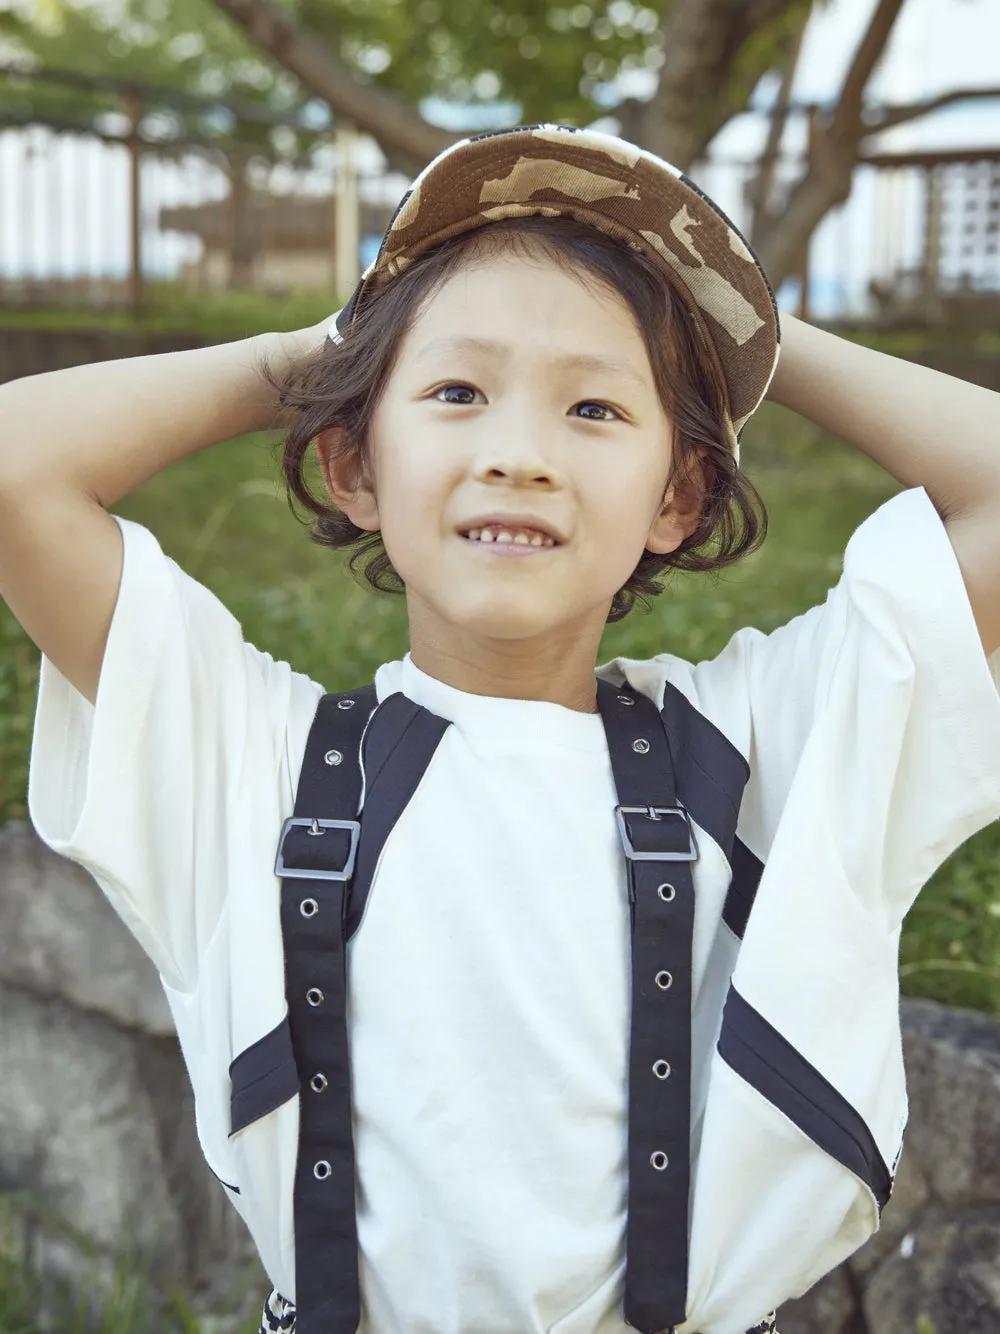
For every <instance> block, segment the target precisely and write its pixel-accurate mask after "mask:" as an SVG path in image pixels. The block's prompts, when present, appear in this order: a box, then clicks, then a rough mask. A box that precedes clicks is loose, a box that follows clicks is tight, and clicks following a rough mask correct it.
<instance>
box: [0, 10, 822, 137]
mask: <svg viewBox="0 0 1000 1334" xmlns="http://www.w3.org/2000/svg"><path fill="white" fill-rule="evenodd" d="M282 2H283V3H284V4H285V7H286V8H288V9H289V10H290V11H291V12H292V13H294V14H295V15H296V16H297V17H298V18H299V19H300V20H301V21H302V22H303V23H304V24H305V25H306V26H307V27H308V28H309V30H310V31H311V32H313V33H315V34H316V36H317V37H318V38H319V39H320V40H321V41H322V42H323V43H324V44H325V45H326V46H327V47H328V48H329V50H330V51H332V52H333V53H335V54H336V55H338V56H339V57H340V58H341V59H342V60H343V61H344V62H345V63H346V64H347V66H348V67H349V68H350V69H351V70H352V72H353V73H354V75H355V77H356V78H357V79H359V80H360V81H361V82H365V83H372V84H376V85H379V86H381V87H383V88H386V89H390V90H392V91H393V92H395V93H397V94H398V95H400V96H401V97H402V98H404V99H405V100H406V101H408V102H410V103H412V104H413V105H414V106H424V104H425V102H426V99H429V98H436V99H442V100H443V101H444V102H445V103H447V104H450V105H452V106H457V107H461V108H462V111H463V115H465V116H466V117H468V119H467V120H466V121H464V122H463V124H464V126H465V127H466V128H475V126H476V125H479V126H480V127H482V128H486V127H489V126H491V125H494V124H496V123H497V115H498V113H499V115H500V116H501V117H502V119H503V123H504V124H516V123H519V122H520V123H529V122H535V121H543V120H544V121H560V122H563V123H566V124H570V125H586V124H589V123H590V122H592V121H593V120H595V119H596V118H597V117H599V116H601V115H603V114H604V113H605V112H606V111H608V110H609V108H610V107H611V106H613V104H614V103H616V102H617V101H619V100H620V98H619V95H618V94H616V93H615V92H614V91H613V90H612V88H611V85H612V84H613V82H614V81H615V80H616V79H617V78H618V76H619V75H621V74H626V75H629V74H632V73H634V72H635V71H641V72H643V73H644V75H645V76H646V82H647V85H648V87H647V88H646V89H645V90H640V91H639V93H638V96H640V97H645V96H647V95H649V93H651V92H652V90H653V88H655V85H656V81H657V71H658V70H659V69H660V66H661V65H662V63H663V59H664V32H663V27H664V19H665V16H666V15H667V14H669V11H670V7H671V0H564V2H563V3H552V0H506V2H505V3H502V4H500V3H493V0H282ZM810 3H811V0H793V3H792V4H791V8H790V11H789V14H788V15H784V16H782V18H780V19H779V20H778V21H776V22H775V23H774V24H772V25H768V26H767V27H764V28H761V29H758V30H757V31H756V32H754V33H753V35H752V37H751V39H750V41H749V42H748V43H746V45H745V48H744V49H743V50H742V51H741V53H740V56H739V60H738V62H737V68H736V70H735V73H734V85H733V90H734V93H735V97H736V100H735V103H734V105H735V106H736V107H737V109H738V108H740V107H742V106H743V105H745V102H746V99H747V97H748V96H749V94H750V92H751V91H752V89H753V88H754V86H755V85H756V83H757V82H758V80H759V79H760V78H761V77H762V75H764V74H765V73H767V72H768V70H770V69H772V68H773V67H774V65H775V64H776V62H777V61H778V60H779V58H780V54H781V50H782V43H783V42H784V41H785V39H786V37H787V31H786V30H787V28H788V25H789V22H794V21H795V19H796V17H798V21H801V10H802V8H803V7H807V8H808V6H809V4H810ZM2 38H6V39H7V41H8V43H9V45H10V48H11V49H12V50H13V51H15V52H18V53H20V54H21V55H22V57H23V58H25V59H32V60H35V61H37V62H38V63H40V64H42V65H49V66H54V67H58V68H64V69H73V70H76V71H79V72H84V73H90V74H117V75H121V76H128V77H130V78H137V79H142V80H145V81H148V82H151V83H155V84H161V85H164V86H167V87H169V88H176V89H183V90H186V91H187V92H191V93H198V94H200V95H204V96H210V97H224V96H226V95H228V94H231V95H238V96H239V97H241V98H244V99H246V100H249V101H252V102H254V103H256V104H258V105H260V106H266V107H268V108H270V109H271V110H274V111H281V112H288V111H289V110H291V109H294V108H295V107H297V106H298V105H299V104H300V103H301V102H302V100H303V99H302V93H301V90H300V89H299V87H298V85H297V83H296V81H295V79H294V78H292V77H291V76H289V75H287V74H285V73H283V72H282V71H280V70H279V69H277V68H276V66H275V64H274V62H273V61H271V59H270V58H269V57H267V56H266V55H264V54H262V53H261V52H260V51H258V50H257V49H256V48H254V47H253V46H252V45H251V43H250V42H249V39H248V38H247V37H246V36H245V35H244V34H243V32H242V30H240V29H238V28H237V27H236V25H235V24H233V23H231V22H229V20H228V19H227V18H225V17H224V16H223V15H222V13H221V12H220V11H219V10H218V9H217V8H216V7H215V6H214V5H213V4H212V3H211V0H121V6H120V8H119V7H118V6H114V7H111V6H107V5H104V4H101V3H99V0H48V3H47V5H44V6H42V5H35V4H32V3H31V0H14V8H12V9H10V10H7V11H2V10H0V39H2ZM649 76H652V77H649ZM7 106H15V107H20V108H28V107H35V108H36V109H37V110H39V111H43V110H44V111H47V112H49V113H50V114H53V115H55V114H60V115H70V116H76V117H81V118H85V119H87V120H89V119H91V118H92V116H93V115H94V113H95V111H96V110H105V111H106V110H119V109H120V103H119V99H118V97H117V95H116V94H113V93H108V94H102V95H100V96H99V97H98V99H97V101H96V102H95V100H94V98H93V97H92V96H91V95H90V94H87V93H84V92H79V91H76V90H73V89H60V88H56V87H48V88H46V87H44V86H39V85H36V84H27V83H20V84H18V83H12V82H11V81H9V80H6V79H0V112H2V110H3V109H4V108H5V107H7ZM469 108H471V112H470V111H469ZM311 109H312V110H316V108H315V106H314V107H312V108H311ZM424 109H425V110H426V109H427V108H426V107H424ZM477 110H481V118H479V117H477ZM171 115H172V116H173V117H174V119H175V120H176V123H177V125H178V126H179V127H183V128H184V129H185V130H186V131H187V132H188V133H191V134H194V135H200V136H203V137H204V136H207V137H209V138H212V139H213V140H215V139H217V140H218V142H219V143H220V144H228V143H230V142H231V140H232V137H233V126H232V124H231V123H230V122H229V121H228V120H226V119H225V118H224V117H223V118H222V119H221V120H220V115H219V113H218V111H214V112H203V111H193V110H188V111H184V112H182V113H171ZM317 115H319V113H318V112H317ZM327 135H328V130H327V128H326V122H325V121H323V120H322V119H320V120H318V121H317V122H316V123H315V124H314V125H313V128H312V129H308V130H307V129H305V128H300V129H296V130H294V131H292V130H289V129H284V130H280V131H272V130H268V129H267V128H266V127H261V126H253V125H251V124H248V123H241V124H240V126H239V130H238V137H239V139H240V141H245V142H247V143H248V144H254V145H256V146H257V147H258V148H260V149H262V150H266V151H267V152H268V153H269V154H286V155H288V156H297V155H299V154H302V153H306V152H308V150H309V149H310V148H311V147H312V146H313V145H314V144H315V143H316V142H318V141H319V140H322V139H324V138H325V137H327Z"/></svg>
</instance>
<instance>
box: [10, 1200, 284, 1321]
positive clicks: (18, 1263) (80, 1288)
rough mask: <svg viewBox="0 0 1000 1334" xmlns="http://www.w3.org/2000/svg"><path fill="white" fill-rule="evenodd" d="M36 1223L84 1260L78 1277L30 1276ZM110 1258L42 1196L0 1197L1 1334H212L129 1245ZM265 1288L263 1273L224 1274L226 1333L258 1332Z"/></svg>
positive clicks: (181, 1295) (186, 1302) (170, 1283)
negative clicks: (68, 1278)
mask: <svg viewBox="0 0 1000 1334" xmlns="http://www.w3.org/2000/svg"><path fill="white" fill-rule="evenodd" d="M39 1224H41V1225H42V1226H43V1233H44V1235H45V1236H46V1237H48V1238H49V1239H53V1240H57V1241H58V1242H60V1243H64V1244H66V1245H67V1246H68V1247H69V1248H70V1249H71V1250H73V1251H74V1252H75V1253H76V1254H77V1256H78V1257H79V1265H80V1273H79V1275H78V1277H77V1278H76V1279H74V1281H73V1282H72V1283H70V1282H67V1281H66V1280H65V1279H57V1278H53V1277H52V1276H51V1275H49V1276H47V1277H46V1278H45V1280H44V1282H43V1281H42V1280H39V1279H37V1278H35V1277H34V1276H33V1274H32V1271H31V1267H30V1266H29V1265H28V1263H27V1262H26V1257H27V1255H28V1254H29V1253H30V1252H31V1250H33V1249H34V1246H33V1243H32V1242H31V1241H29V1240H28V1238H29V1236H31V1235H34V1230H35V1228H36V1227H37V1226H38V1225H39ZM25 1225H27V1226H25ZM106 1258H107V1257H106V1256H102V1253H101V1252H100V1251H99V1248H98V1247H97V1246H95V1244H94V1243H93V1242H92V1241H90V1240H89V1239H88V1238H87V1237H85V1236H81V1235H80V1234H79V1233H78V1232H77V1230H76V1229H74V1228H72V1227H71V1226H70V1225H69V1224H68V1223H67V1222H66V1221H65V1219H63V1218H62V1217H60V1216H59V1214H58V1213H57V1212H56V1210H55V1209H54V1208H53V1206H52V1205H51V1204H50V1203H49V1202H47V1201H46V1200H45V1199H43V1198H42V1197H40V1196H38V1195H37V1194H36V1195H28V1194H26V1193H23V1192H7V1193H5V1192H2V1191H0V1334H52V1331H55V1334H208V1325H207V1324H206V1323H205V1322H203V1321H202V1320H200V1319H199V1317H198V1315H197V1314H196V1312H195V1310H194V1308H193V1307H192V1305H191V1303H190V1301H189V1300H188V1298H187V1296H186V1295H185V1294H184V1293H183V1292H182V1291H181V1290H180V1288H179V1287H178V1285H177V1284H176V1283H175V1282H174V1281H172V1280H170V1279H169V1278H168V1279H163V1280H157V1279H156V1278H155V1277H154V1276H152V1275H151V1274H150V1271H149V1268H148V1265H147V1264H146V1263H144V1261H143V1259H142V1258H141V1257H140V1256H138V1255H136V1254H135V1253H134V1252H133V1251H132V1250H131V1249H130V1243H129V1242H128V1240H126V1241H125V1242H124V1243H123V1245H122V1246H121V1248H120V1250H119V1252H118V1253H116V1255H115V1256H114V1257H113V1259H112V1260H111V1263H110V1265H106ZM102 1260H103V1261H104V1262H105V1263H102ZM105 1266H106V1267H105ZM102 1270H103V1271H104V1276H103V1277H102V1276H101V1275H102ZM262 1283H263V1284H264V1285H265V1286H266V1281H265V1280H263V1277H262V1271H261V1270H260V1269H259V1267H256V1272H253V1271H248V1272H247V1273H245V1274H240V1273H234V1274H233V1275H231V1276H227V1284H225V1285H221V1286H222V1287H226V1286H228V1287H229V1291H230V1295H229V1297H228V1298H220V1299H219V1302H220V1303H221V1304H223V1305H225V1306H227V1308H228V1309H227V1310H220V1311H215V1312H213V1320H214V1319H215V1318H216V1317H218V1316H222V1317H223V1319H224V1320H225V1326H224V1327H225V1330H226V1334H257V1331H258V1330H259V1328H260V1314H261V1308H262V1307H263V1303H264V1296H263V1295H261V1296H260V1297H259V1300H258V1299H257V1296H256V1295H255V1294H257V1293H259V1292H260V1290H261V1287H262ZM43 1312H44V1319H43ZM212 1328H213V1329H214V1328H216V1326H215V1325H214V1324H213V1326H212Z"/></svg>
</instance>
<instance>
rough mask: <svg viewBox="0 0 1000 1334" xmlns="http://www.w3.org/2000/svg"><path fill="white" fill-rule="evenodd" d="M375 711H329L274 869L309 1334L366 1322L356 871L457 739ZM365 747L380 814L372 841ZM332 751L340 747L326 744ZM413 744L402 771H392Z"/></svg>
mask: <svg viewBox="0 0 1000 1334" xmlns="http://www.w3.org/2000/svg"><path fill="white" fill-rule="evenodd" d="M376 705H377V696H376V693H375V687H374V686H366V687H365V688H364V689H362V690H356V691H352V692H350V693H349V694H346V695H340V696H336V695H324V696H323V698H322V699H321V700H320V702H319V706H318V707H317V710H316V716H315V718H314V719H313V724H312V727H311V728H310V732H309V737H308V740H307V742H306V750H305V755H304V757H303V761H302V772H301V776H300V778H299V786H298V791H297V792H296V797H295V807H294V815H293V816H292V817H291V818H290V819H288V820H286V821H285V824H284V827H283V829H282V834H281V840H280V842H279V845H278V856H277V859H276V862H275V874H276V875H279V876H281V877H282V889H281V929H282V936H283V940H284V951H285V989H286V997H287V1000H288V1017H289V1026H290V1030H291V1037H292V1049H293V1051H294V1053H295V1064H296V1067H297V1068H298V1072H299V1152H298V1163H297V1166H296V1172H295V1193H294V1212H295V1296H296V1329H297V1332H298V1334H355V1331H356V1330H357V1327H358V1323H359V1321H360V1318H361V1301H360V1290H359V1281H358V1234H357V1207H356V1198H355V1169H354V1139H353V1134H352V1123H351V1115H352V1104H351V1086H350V1062H349V1053H348V1038H347V970H346V941H347V912H348V898H349V895H348V889H349V887H350V882H351V877H352V876H353V875H354V874H355V867H356V864H364V865H367V867H368V871H367V874H368V877H369V879H370V877H371V873H372V870H373V869H374V865H375V862H376V861H377V859H378V851H379V849H380V848H381V846H382V844H383V843H384V842H385V839H386V837H387V836H388V833H389V831H390V830H391V829H392V826H393V825H394V824H395V822H396V819H397V818H398V816H399V814H400V812H401V811H403V810H404V809H405V807H406V804H407V802H408V801H409V799H410V797H411V796H412V795H413V791H414V790H415V788H416V786H417V783H418V782H419V781H420V777H421V775H422V774H423V772H424V770H425V769H426V767H427V765H428V763H429V762H430V758H431V755H432V754H433V752H434V749H435V748H436V746H437V744H438V742H439V741H440V739H441V737H442V735H443V734H444V731H445V729H446V728H447V727H448V726H449V724H448V723H447V722H446V721H445V720H444V719H441V718H435V717H434V715H433V714H430V713H428V712H427V710H424V709H421V708H420V707H419V706H418V705H416V704H414V703H413V702H412V701H411V700H409V699H407V698H406V696H404V695H401V694H396V695H391V696H390V697H389V698H388V699H386V700H384V701H383V702H382V704H381V705H378V706H377V707H376ZM373 710H374V712H373ZM366 725H367V729H366ZM362 736H364V753H363V758H364V762H365V774H366V779H367V782H366V792H365V805H366V808H368V809H369V819H368V820H367V821H366V822H365V827H364V835H363V836H362V835H361V825H360V821H359V820H358V812H359V807H360V802H361V782H362V771H361V767H360V765H359V763H358V756H359V754H361V746H362ZM331 738H333V739H335V742H336V744H335V745H333V746H331V745H328V744H327V743H328V741H329V740H330V739H331ZM404 740H405V741H406V743H407V744H406V747H405V751H404V755H403V757H402V759H401V762H400V763H399V764H396V763H395V762H393V763H389V761H390V758H391V757H392V755H393V752H394V751H395V750H396V748H397V747H399V746H400V743H402V742H403V741H404ZM374 844H377V847H375V848H374V850H373V845H374Z"/></svg>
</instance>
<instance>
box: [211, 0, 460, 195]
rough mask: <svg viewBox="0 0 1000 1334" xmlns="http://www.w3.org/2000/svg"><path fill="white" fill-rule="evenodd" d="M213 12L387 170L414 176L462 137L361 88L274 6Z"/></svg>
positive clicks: (265, 0) (231, 6) (377, 91)
mask: <svg viewBox="0 0 1000 1334" xmlns="http://www.w3.org/2000/svg"><path fill="white" fill-rule="evenodd" d="M215 4H216V6H217V7H218V8H219V9H221V10H222V12H223V13H224V14H227V15H228V16H229V17H230V18H231V19H232V20H233V21H234V22H235V23H238V24H239V26H240V27H241V28H243V29H244V31H245V32H246V33H247V35H248V36H249V37H250V39H251V41H253V42H254V43H255V45H256V46H258V47H260V49H261V50H263V51H266V52H267V53H268V54H269V55H271V56H272V57H273V58H274V59H275V60H276V61H277V62H278V64H279V65H281V66H282V67H283V68H284V69H286V70H288V71H289V72H290V73H291V74H294V75H295V77H296V78H297V79H298V80H299V82H300V83H301V84H302V86H303V88H305V89H307V90H308V91H309V92H310V93H312V94H313V95H314V96H315V97H321V98H322V99H323V100H324V101H325V102H328V103H329V105H330V107H331V108H332V109H333V111H334V114H335V115H340V116H343V117H345V118H346V119H348V120H351V121H353V122H354V123H355V124H356V125H357V126H358V128H359V129H361V130H364V131H365V132H366V133H367V134H370V135H371V136H372V138H373V139H375V141H376V142H377V143H378V145H379V147H380V148H381V149H382V151H383V153H385V155H386V157H387V158H388V159H389V164H390V166H391V167H392V168H393V169H395V170H398V171H402V172H404V173H405V174H406V175H408V176H416V175H417V173H418V172H420V171H421V170H422V169H423V168H424V167H425V166H426V165H427V163H428V162H429V161H430V160H431V158H433V157H436V156H437V154H438V153H440V152H442V151H443V150H444V149H445V148H447V147H448V145H449V144H453V143H455V141H456V140H457V139H459V138H461V137H462V136H460V135H455V134H450V133H449V132H448V131H447V130H440V129H438V128H437V127H436V126H434V125H429V124H428V123H427V121H425V120H424V119H423V117H422V116H421V115H420V114H419V113H418V111H417V110H416V108H415V107H412V106H410V105H409V103H407V102H404V101H403V99H402V98H400V97H397V96H396V94H395V93H390V92H388V91H387V90H386V89H384V88H377V87H375V86H373V85H372V84H367V83H362V81H361V80H360V79H358V78H357V77H356V76H355V75H354V73H353V72H352V71H351V69H350V67H349V66H348V65H346V64H345V63H344V62H343V61H342V60H341V59H340V58H339V57H338V56H337V55H335V54H334V53H333V52H332V51H330V50H328V49H327V47H326V46H325V44H324V43H323V42H321V41H320V40H319V39H318V38H317V37H316V36H315V35H314V34H311V33H310V32H309V31H308V29H306V28H304V27H302V25H301V24H299V23H298V22H297V21H296V20H295V18H294V17H293V16H292V15H291V14H289V13H288V12H287V11H286V10H284V9H282V8H281V6H280V5H277V4H275V3H274V0H215Z"/></svg>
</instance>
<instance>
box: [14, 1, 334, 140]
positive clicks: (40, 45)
mask: <svg viewBox="0 0 1000 1334" xmlns="http://www.w3.org/2000/svg"><path fill="white" fill-rule="evenodd" d="M0 41H3V44H4V46H5V47H6V48H7V52H9V53H10V55H13V56H14V58H15V59H16V60H17V61H18V63H22V64H27V65H30V66H31V67H34V66H36V65H37V66H39V67H42V68H52V69H57V70H69V71H72V72H73V73H75V74H86V75H92V76H109V77H114V78H121V79H134V80H136V81H139V82H144V83H148V84H153V85H159V86H162V87H164V88H166V89H175V90H178V91H181V92H187V93H193V94H196V95H198V96H201V97H208V98H215V97H219V98H225V97H227V96H232V97H238V98H239V99H241V100H242V101H244V102H248V103H251V104H253V105H254V106H256V107H259V108H260V109H262V110H267V111H270V112H273V113H279V114H288V113H294V112H297V111H298V110H299V109H300V108H301V106H302V102H303V98H302V92H301V89H300V87H299V84H298V81H297V80H296V79H294V78H293V77H292V76H291V75H289V74H287V73H286V72H285V71H283V70H281V69H280V68H278V67H277V66H275V64H274V62H273V61H271V60H269V59H268V58H267V57H265V56H263V55H261V53H260V52H259V51H258V50H257V48H256V47H255V46H254V45H253V44H252V43H251V41H250V40H249V38H248V37H247V36H246V35H245V34H244V33H243V31H242V30H241V29H240V28H238V27H237V26H236V25H235V24H233V23H231V22H230V21H229V20H228V19H227V18H226V17H225V16H224V15H223V14H222V13H221V11H219V10H218V9H216V7H215V6H214V5H213V4H212V3H211V0H122V3H121V5H120V6H119V5H107V4H104V3H100V0H80V2H79V3H72V2H71V0H50V3H49V4H48V5H45V6H42V5H34V4H31V3H30V2H29V3H25V2H24V0H22V2H21V4H20V5H18V4H17V3H15V5H14V7H12V8H10V9H6V10H5V9H3V8H0ZM7 52H5V57H6V58H9V56H8V55H7ZM122 109H123V104H122V98H121V95H120V93H118V92H116V91H113V90H108V91H92V90H88V89H81V88H74V87H67V86H64V85H60V84H58V83H46V82H37V81H34V80H31V81H29V80H25V79H16V78H11V77H6V76H5V77H2V78H0V114H2V113H3V112H4V111H11V110H13V111H27V112H31V113H33V114H36V115H46V116H53V117H62V118H66V119H69V120H71V121H76V122H83V123H85V124H93V123H95V122H96V121H97V120H98V119H99V118H100V117H102V116H104V117H106V116H107V115H108V114H109V113H117V114H118V115H119V116H120V115H121V113H122ZM157 109H158V110H159V114H160V116H161V118H162V117H164V116H165V117H166V118H167V121H168V122H169V125H167V126H164V127H161V128H160V130H159V137H161V138H163V137H167V138H170V137H179V136H191V137H193V138H196V139H199V140H202V141H205V142H208V143H213V144H218V146H219V147H220V148H221V149H226V148H229V147H231V146H232V144H233V142H234V141H235V140H237V139H238V141H239V142H240V143H241V144H244V145H246V146H247V147H248V148H250V149H255V150H257V151H258V152H261V153H263V154H265V155H266V156H268V157H271V158H273V157H276V156H281V155H282V154H285V155H288V156H294V155H296V154H298V153H304V152H307V151H308V150H309V148H311V147H312V146H313V145H314V144H315V143H316V141H317V139H318V137H320V136H319V133H318V132H317V129H322V123H321V126H320V127H317V129H313V130H310V129H306V128H301V129H299V130H298V131H294V132H293V131H291V130H279V131H277V132H275V131H274V130H272V129H271V128H270V127H268V126H266V125H260V124H255V123H253V122H252V121H249V120H243V121H241V122H240V124H239V132H238V134H234V130H235V128H236V127H235V125H234V122H233V118H232V116H230V115H228V114H227V113H226V112H224V111H223V110H221V109H220V108H214V109H213V108H206V109H200V108H180V107H170V108H168V107H167V106H166V104H164V105H163V106H161V107H159V108H157V106H156V103H155V100H149V101H147V103H146V106H145V111H146V112H147V113H148V112H150V111H155V110H157ZM113 132H114V133H121V132H122V126H121V125H118V126H115V127H114V130H113ZM322 132H323V137H326V136H325V130H322Z"/></svg>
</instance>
